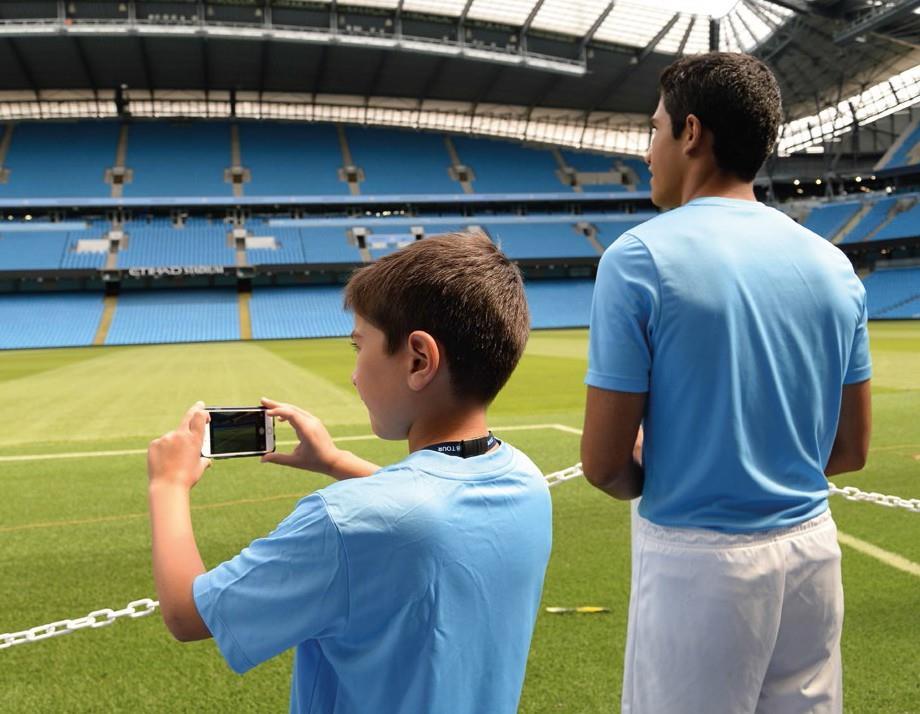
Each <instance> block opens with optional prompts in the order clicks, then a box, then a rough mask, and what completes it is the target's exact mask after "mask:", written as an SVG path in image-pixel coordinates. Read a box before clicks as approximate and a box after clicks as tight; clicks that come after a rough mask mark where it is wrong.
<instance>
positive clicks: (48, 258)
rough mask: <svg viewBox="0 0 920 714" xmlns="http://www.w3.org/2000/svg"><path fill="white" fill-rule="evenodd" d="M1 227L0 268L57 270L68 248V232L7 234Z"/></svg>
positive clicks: (0, 226)
mask: <svg viewBox="0 0 920 714" xmlns="http://www.w3.org/2000/svg"><path fill="white" fill-rule="evenodd" d="M2 228H3V227H2V225H0V268H2V269H3V270H56V269H58V268H60V267H61V258H62V256H63V255H64V251H65V250H66V248H67V231H40V232H39V231H30V232H22V233H19V232H15V233H14V232H5V231H3V230H2Z"/></svg>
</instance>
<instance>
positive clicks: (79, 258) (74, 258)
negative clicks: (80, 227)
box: [60, 227, 108, 270]
mask: <svg viewBox="0 0 920 714" xmlns="http://www.w3.org/2000/svg"><path fill="white" fill-rule="evenodd" d="M107 230H108V228H103V229H100V228H98V227H93V228H91V229H90V230H87V231H69V232H68V233H67V243H66V245H65V246H64V252H63V254H62V255H61V263H60V267H61V268H62V269H65V270H74V269H78V268H97V269H100V268H103V267H105V261H106V258H107V257H108V250H107V249H105V248H102V247H101V246H98V244H97V246H94V249H93V250H91V251H90V250H82V248H81V245H80V244H81V242H82V241H86V240H100V239H102V238H103V236H104V235H105V232H106V231H107Z"/></svg>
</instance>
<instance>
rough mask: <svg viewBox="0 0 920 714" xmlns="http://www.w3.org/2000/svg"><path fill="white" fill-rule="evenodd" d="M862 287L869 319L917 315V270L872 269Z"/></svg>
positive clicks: (919, 293)
mask: <svg viewBox="0 0 920 714" xmlns="http://www.w3.org/2000/svg"><path fill="white" fill-rule="evenodd" d="M863 284H864V285H865V286H866V301H867V303H868V308H869V317H870V318H871V319H878V318H882V319H891V318H898V317H918V316H920V304H918V302H917V301H918V299H920V267H909V268H886V269H881V270H876V271H875V272H873V273H870V274H869V275H867V276H866V277H865V278H863Z"/></svg>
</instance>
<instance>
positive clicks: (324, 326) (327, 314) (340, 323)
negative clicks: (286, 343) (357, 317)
mask: <svg viewBox="0 0 920 714" xmlns="http://www.w3.org/2000/svg"><path fill="white" fill-rule="evenodd" d="M249 314H250V317H251V320H252V337H253V339H256V340H275V339H285V338H292V337H339V336H342V335H347V334H349V333H350V332H351V329H352V316H351V314H350V313H347V312H346V311H345V308H344V307H343V305H342V287H341V286H338V285H336V286H311V287H286V288H258V289H256V290H254V291H253V293H252V299H251V300H250V303H249Z"/></svg>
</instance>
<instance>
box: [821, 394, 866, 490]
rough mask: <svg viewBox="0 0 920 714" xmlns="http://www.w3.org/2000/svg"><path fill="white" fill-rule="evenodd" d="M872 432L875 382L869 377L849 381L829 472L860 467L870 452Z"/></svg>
mask: <svg viewBox="0 0 920 714" xmlns="http://www.w3.org/2000/svg"><path fill="white" fill-rule="evenodd" d="M871 433H872V386H871V383H870V382H869V380H868V379H867V380H866V381H864V382H859V383H857V384H845V385H844V386H843V395H842V397H841V400H840V421H839V422H838V423H837V435H836V437H835V438H834V446H833V448H832V449H831V455H830V457H829V458H828V461H827V465H826V466H825V467H824V475H825V476H835V475H837V474H841V473H846V472H848V471H859V470H860V469H862V468H863V467H864V466H865V465H866V459H867V458H868V455H869V437H870V435H871Z"/></svg>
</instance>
